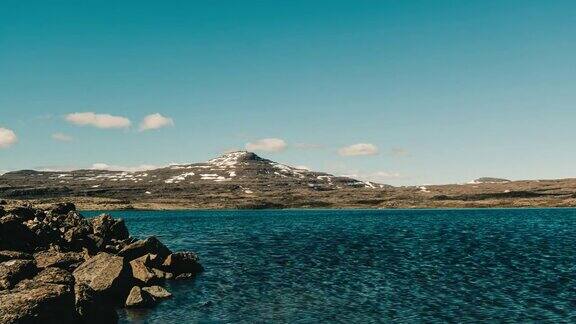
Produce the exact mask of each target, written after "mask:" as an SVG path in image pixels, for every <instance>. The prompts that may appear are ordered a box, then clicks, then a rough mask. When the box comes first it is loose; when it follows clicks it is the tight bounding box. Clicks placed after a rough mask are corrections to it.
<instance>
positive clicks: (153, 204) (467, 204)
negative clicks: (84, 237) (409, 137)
mask: <svg viewBox="0 0 576 324" xmlns="http://www.w3.org/2000/svg"><path fill="white" fill-rule="evenodd" d="M63 200H66V201H71V202H73V203H74V204H76V206H77V208H78V210H82V211H89V210H101V211H105V210H151V211H156V210H226V209H237V210H254V209H374V210H376V209H449V208H553V207H556V208H569V207H576V200H574V199H550V198H544V199H542V198H539V199H537V198H515V199H485V200H468V201H460V200H448V201H446V200H440V201H436V200H424V201H414V200H410V199H405V200H395V201H390V202H388V203H384V204H380V205H378V206H373V205H369V204H362V203H356V204H352V203H347V202H343V203H341V204H302V205H299V204H297V203H293V204H290V205H282V204H279V203H275V202H270V203H267V202H265V201H260V202H256V203H250V204H248V203H247V204H246V205H243V206H242V205H240V206H239V205H234V204H229V203H227V201H219V202H214V203H207V204H198V203H196V202H192V201H187V200H178V199H171V200H164V201H127V200H121V199H108V198H86V197H65V198H46V199H30V200H22V199H18V200H6V202H7V204H8V205H9V206H10V205H14V206H18V205H22V204H23V203H30V204H33V205H34V206H39V207H48V206H50V205H53V204H54V203H57V202H60V201H63Z"/></svg>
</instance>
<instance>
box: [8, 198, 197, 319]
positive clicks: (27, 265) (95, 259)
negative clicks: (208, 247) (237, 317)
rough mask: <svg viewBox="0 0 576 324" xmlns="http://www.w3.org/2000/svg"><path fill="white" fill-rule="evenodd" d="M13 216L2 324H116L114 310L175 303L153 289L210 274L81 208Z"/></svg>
mask: <svg viewBox="0 0 576 324" xmlns="http://www.w3.org/2000/svg"><path fill="white" fill-rule="evenodd" d="M5 212H6V213H5V215H4V216H3V217H2V218H1V221H2V225H6V226H5V227H4V226H3V227H0V228H1V229H2V231H1V234H2V236H1V237H0V239H1V240H0V246H2V247H3V248H4V247H10V248H12V249H11V250H0V323H44V322H45V323H115V322H117V320H118V317H117V314H116V312H115V308H114V307H116V306H118V305H126V306H129V307H150V306H153V305H154V304H155V303H157V302H159V301H160V300H161V299H164V298H167V297H169V296H170V293H169V292H168V291H166V290H165V289H163V288H162V287H159V286H152V285H153V284H159V283H162V282H163V280H165V279H171V278H174V277H175V275H174V273H176V274H179V275H180V276H182V275H184V276H185V277H186V278H192V277H194V276H195V275H196V274H197V273H198V272H200V271H201V270H202V269H201V266H200V265H199V263H198V258H197V256H196V254H194V253H192V252H176V253H174V254H172V252H171V251H170V250H169V249H168V248H167V247H166V246H164V244H162V243H161V242H160V241H159V240H158V239H156V238H154V237H151V238H147V239H145V240H137V239H135V238H132V237H130V236H129V233H128V230H127V229H126V227H125V224H124V222H123V221H122V220H120V219H114V218H112V217H110V216H109V215H101V216H99V217H97V218H95V219H93V220H87V219H84V217H82V215H80V214H79V213H77V212H76V210H75V206H74V205H73V204H69V203H65V204H58V205H55V206H53V207H51V208H49V209H47V210H40V209H34V208H32V207H29V206H27V207H23V208H21V207H18V208H7V209H6V210H5ZM32 216H33V217H32ZM6 228H9V229H13V231H10V230H6ZM23 237H25V238H28V239H29V241H28V242H26V244H22V243H19V242H16V241H17V240H20V239H22V238H23ZM79 251H81V252H79ZM27 252H30V253H27ZM120 252H121V253H120ZM31 253H33V254H31ZM175 256H178V257H175ZM167 260H168V261H167ZM170 260H178V262H179V263H178V262H176V263H175V262H174V261H170ZM130 261H131V262H130ZM191 264H194V265H195V266H190V265H191ZM182 271H187V272H185V273H183V274H182V273H181V272H182Z"/></svg>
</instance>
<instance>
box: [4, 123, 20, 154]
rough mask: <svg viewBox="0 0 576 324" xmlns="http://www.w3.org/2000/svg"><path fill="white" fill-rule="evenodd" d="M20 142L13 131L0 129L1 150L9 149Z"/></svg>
mask: <svg viewBox="0 0 576 324" xmlns="http://www.w3.org/2000/svg"><path fill="white" fill-rule="evenodd" d="M16 142H18V137H17V136H16V133H14V131H13V130H11V129H8V128H2V127H0V149H3V148H8V147H10V146H12V145H14V144H16Z"/></svg>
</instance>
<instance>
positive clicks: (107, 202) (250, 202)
mask: <svg viewBox="0 0 576 324" xmlns="http://www.w3.org/2000/svg"><path fill="white" fill-rule="evenodd" d="M2 198H3V199H7V200H8V201H9V203H10V202H11V201H16V200H29V201H32V202H34V203H35V204H42V203H53V202H58V201H61V200H64V199H65V200H72V201H73V202H75V203H76V204H77V206H79V207H80V208H82V209H94V210H99V209H122V208H139V209H194V208H205V209H215V208H240V209H251V208H439V207H440V208H454V207H457V208H465V207H574V206H576V179H559V180H524V181H509V180H505V179H499V178H480V179H477V180H475V181H473V182H471V183H468V184H451V185H427V186H409V187H392V186H389V185H384V184H378V183H374V182H367V181H360V180H356V179H352V178H348V177H339V176H335V175H331V174H328V173H323V172H314V171H309V170H305V169H300V168H295V167H291V166H288V165H284V164H281V163H277V162H274V161H271V160H267V159H264V158H261V157H259V156H258V155H256V154H254V153H251V152H244V151H239V152H231V153H227V154H224V155H222V156H220V157H217V158H214V159H212V160H209V161H207V162H204V163H193V164H180V165H171V166H168V167H165V168H159V169H154V170H148V171H138V172H127V171H108V170H76V171H70V172H64V171H62V172H47V171H34V170H22V171H16V172H9V173H6V174H4V175H2V176H0V199H2Z"/></svg>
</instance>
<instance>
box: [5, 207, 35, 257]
mask: <svg viewBox="0 0 576 324" xmlns="http://www.w3.org/2000/svg"><path fill="white" fill-rule="evenodd" d="M38 246H39V242H38V238H37V236H36V235H35V234H34V232H32V231H31V230H30V229H28V227H26V226H25V225H24V224H22V220H21V219H20V218H18V217H17V216H15V215H6V216H4V217H2V218H0V250H15V251H23V252H33V251H34V250H35V249H36V248H37V247H38Z"/></svg>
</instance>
